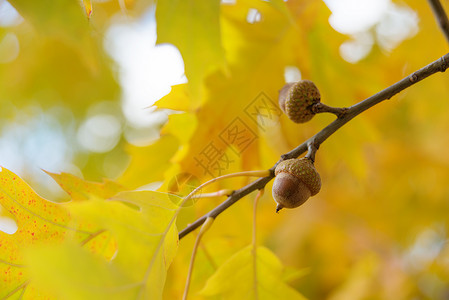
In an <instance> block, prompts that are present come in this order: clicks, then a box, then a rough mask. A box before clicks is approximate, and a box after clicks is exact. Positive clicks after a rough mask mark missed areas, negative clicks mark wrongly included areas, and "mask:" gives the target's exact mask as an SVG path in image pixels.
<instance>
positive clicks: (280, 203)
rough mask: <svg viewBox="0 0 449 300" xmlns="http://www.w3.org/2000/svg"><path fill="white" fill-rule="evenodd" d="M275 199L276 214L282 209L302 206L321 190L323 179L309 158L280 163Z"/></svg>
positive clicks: (274, 184)
mask: <svg viewBox="0 0 449 300" xmlns="http://www.w3.org/2000/svg"><path fill="white" fill-rule="evenodd" d="M275 175H276V178H275V179H274V182H273V190H272V193H273V198H274V201H276V203H277V206H276V212H279V210H281V209H282V208H295V207H298V206H300V205H302V204H303V203H304V202H306V200H307V199H309V198H310V197H311V196H314V195H316V194H318V192H319V191H320V189H321V178H320V174H318V172H317V170H316V169H315V166H314V165H313V162H312V161H311V160H310V159H309V158H307V157H303V158H299V159H298V158H293V159H288V160H284V161H282V162H280V163H279V164H278V165H277V167H276V170H275Z"/></svg>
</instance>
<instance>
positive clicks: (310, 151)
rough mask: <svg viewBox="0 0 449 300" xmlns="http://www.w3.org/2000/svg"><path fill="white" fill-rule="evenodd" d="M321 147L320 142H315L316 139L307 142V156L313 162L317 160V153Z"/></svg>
mask: <svg viewBox="0 0 449 300" xmlns="http://www.w3.org/2000/svg"><path fill="white" fill-rule="evenodd" d="M319 147H320V145H319V144H316V143H315V139H313V140H311V141H310V142H308V143H307V154H306V157H307V158H308V159H310V160H311V161H312V163H314V162H315V154H316V152H317V150H318V148H319Z"/></svg>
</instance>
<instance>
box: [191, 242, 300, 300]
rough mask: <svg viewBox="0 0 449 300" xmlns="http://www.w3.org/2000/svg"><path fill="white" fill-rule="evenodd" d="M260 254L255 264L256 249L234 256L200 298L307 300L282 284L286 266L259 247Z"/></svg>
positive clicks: (205, 288)
mask: <svg viewBox="0 0 449 300" xmlns="http://www.w3.org/2000/svg"><path fill="white" fill-rule="evenodd" d="M256 253H257V255H256V260H254V254H253V247H252V246H248V247H246V248H244V249H242V250H241V251H239V252H237V253H236V254H234V255H233V256H232V257H231V258H229V259H228V260H227V261H226V262H225V263H224V264H222V265H221V266H220V267H219V268H218V269H217V271H216V272H215V274H214V275H212V277H210V278H209V280H208V281H207V282H206V285H205V286H204V288H203V290H202V291H201V292H200V294H201V295H203V296H221V297H223V298H224V299H242V298H245V299H297V300H305V299H306V298H304V296H302V295H301V294H300V293H299V292H297V291H296V290H294V289H293V288H291V287H290V286H288V285H287V284H286V283H285V282H284V281H282V273H283V266H282V264H281V262H280V261H279V259H278V258H277V257H276V255H274V254H273V253H272V252H271V251H270V250H269V249H267V248H265V247H258V248H257V251H256ZM254 261H256V266H255V265H254Z"/></svg>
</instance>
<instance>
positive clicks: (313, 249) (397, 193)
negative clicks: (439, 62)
mask: <svg viewBox="0 0 449 300" xmlns="http://www.w3.org/2000/svg"><path fill="white" fill-rule="evenodd" d="M90 4H91V5H92V11H91V12H90V9H89V5H90ZM443 5H444V6H445V7H446V8H449V3H448V1H443ZM86 8H87V10H86ZM86 11H87V13H86ZM89 13H91V14H90V17H88V14H89ZM173 45H174V46H173ZM447 49H448V45H447V44H446V43H445V39H444V36H443V35H442V34H441V32H440V31H439V28H438V25H437V24H436V21H435V18H434V16H433V15H432V12H431V10H430V8H429V7H428V5H427V2H426V1H419V2H418V1H390V0H382V1H368V0H366V1H350V0H345V1H332V0H327V1H324V2H323V1H309V0H288V1H281V0H272V1H256V0H236V1H232V0H226V1H224V0H223V1H210V2H209V1H204V3H203V2H202V1H193V0H191V1H185V2H179V1H178V2H177V1H168V0H167V1H158V3H157V5H155V3H153V2H151V1H144V0H120V1H115V0H110V1H108V0H98V1H92V3H90V1H84V2H78V1H73V0H59V1H48V0H46V1H38V2H33V1H24V0H10V1H5V0H0V105H1V109H0V165H2V166H4V167H6V168H9V169H11V170H12V171H14V172H16V173H18V174H19V175H21V176H22V177H23V178H25V179H26V180H27V181H28V182H29V183H30V184H31V185H32V186H33V187H34V188H35V189H36V190H37V191H38V192H39V193H40V194H42V195H44V196H47V197H49V198H51V199H62V198H63V194H62V192H61V191H60V190H59V188H58V187H57V185H56V184H55V183H52V180H51V179H50V178H49V177H47V176H46V175H45V174H44V173H43V172H42V171H41V169H45V170H48V171H53V172H69V173H72V174H75V175H78V176H82V177H84V178H86V179H89V180H96V181H100V180H102V178H109V179H115V180H116V181H117V182H119V183H121V184H123V185H124V186H126V187H127V188H130V189H137V188H139V189H157V188H159V189H161V190H169V191H174V192H179V193H181V194H182V193H184V192H185V191H184V190H182V188H183V186H181V187H180V186H179V185H178V181H182V178H183V177H182V176H184V175H185V174H188V175H189V176H190V175H194V177H195V178H196V179H195V180H197V181H195V182H200V181H205V180H207V179H210V178H211V177H214V176H217V175H219V174H224V173H230V172H234V171H239V170H250V169H261V168H269V167H271V166H272V165H273V164H274V163H275V162H276V161H277V160H278V158H279V156H280V155H281V154H282V153H285V152H287V151H289V150H290V149H292V148H294V147H295V146H296V145H298V144H300V143H302V142H303V141H304V140H305V139H307V138H308V137H310V136H311V135H313V134H315V133H316V132H318V131H319V130H320V129H322V128H323V127H324V126H325V125H327V124H328V123H329V122H330V121H331V120H332V119H333V117H332V116H327V115H318V116H316V117H315V118H314V119H313V120H312V121H310V122H309V123H307V124H303V125H296V124H292V123H290V121H289V120H288V119H286V117H285V116H281V115H280V114H279V109H278V108H277V106H276V102H277V101H276V99H277V94H278V90H279V89H280V88H281V87H282V86H283V85H284V83H285V82H288V81H294V80H299V79H301V78H303V79H310V80H313V81H314V82H315V84H316V85H317V86H318V87H319V89H320V91H321V94H322V101H323V102H324V103H326V104H329V105H332V106H350V105H352V104H354V103H356V102H358V101H360V100H363V99H365V98H366V97H368V96H370V95H372V94H374V93H376V92H378V91H380V90H381V89H383V88H385V87H387V86H389V85H391V84H393V83H394V82H396V81H398V80H399V79H401V78H402V77H404V76H406V75H408V74H409V73H411V72H413V71H415V70H416V69H418V68H421V67H423V66H424V65H426V64H428V63H430V62H431V61H433V60H436V59H437V58H439V57H440V56H442V55H443V54H445V53H446V52H447ZM448 83H449V79H448V77H447V74H436V75H434V76H432V77H430V78H428V79H426V80H425V81H423V82H421V83H419V84H418V85H415V86H412V87H411V88H409V89H407V90H406V91H405V92H403V93H401V94H399V95H398V96H395V97H394V98H392V99H391V100H390V101H387V102H385V103H382V104H380V105H379V106H376V107H374V108H372V109H370V110H369V111H367V112H365V113H364V114H362V115H361V116H359V117H357V118H356V119H354V120H353V121H351V122H350V123H349V124H348V125H346V126H345V127H343V128H342V129H341V130H339V131H338V132H337V133H336V134H335V135H333V136H332V137H331V138H330V139H329V140H328V141H326V142H325V143H324V144H323V145H322V147H321V148H320V150H319V151H318V154H317V158H316V167H317V169H318V171H319V172H320V174H321V176H322V181H323V188H322V191H321V192H320V194H318V195H317V196H316V197H314V198H312V199H311V200H309V201H308V202H307V203H306V204H305V205H304V206H302V207H301V208H299V209H295V210H290V211H282V213H281V214H279V215H276V214H275V213H274V208H275V205H274V202H273V201H272V198H271V193H270V186H271V185H269V186H267V192H266V193H265V196H264V197H263V199H262V202H261V204H260V207H259V211H258V216H259V218H258V220H259V221H258V237H259V243H260V244H263V245H265V246H267V247H268V248H270V249H271V250H273V251H274V252H275V253H276V254H277V255H278V256H279V257H280V259H281V260H282V262H283V264H284V265H286V266H289V267H290V268H294V269H299V270H301V272H300V274H301V276H296V277H294V279H292V281H291V285H292V286H293V287H295V289H297V290H298V291H300V292H301V293H302V294H303V295H305V296H306V297H308V298H310V299H447V298H448V297H449V244H448V228H449V227H448V226H449V222H448V217H447V215H448V211H449V188H448V183H449V172H448V171H449V158H448V156H447V151H446V149H448V148H449V136H448V134H447V132H449V101H447V100H448V98H449V84H448ZM156 101H158V102H156ZM155 102H156V107H155V106H152V105H153V104H154V103H155ZM180 178H181V179H180ZM173 180H175V182H176V184H175V186H174V185H173ZM176 180H178V181H176ZM246 182H247V181H245V180H229V181H226V182H225V183H223V184H220V185H216V186H214V187H213V188H223V187H226V188H234V189H235V188H238V187H240V186H242V185H243V184H245V183H246ZM177 189H178V190H177ZM253 198H254V195H252V196H248V197H246V198H245V199H242V200H241V201H240V202H239V203H238V204H236V205H234V206H233V207H231V208H230V209H229V210H228V211H226V212H225V213H223V214H222V215H221V216H220V217H219V218H218V219H217V221H216V222H215V225H214V227H213V228H212V229H211V231H210V232H208V234H207V235H206V237H205V238H204V240H203V241H204V244H203V245H204V247H203V248H201V249H202V250H200V253H199V257H198V260H197V268H196V270H195V273H194V277H193V283H192V295H196V296H195V297H198V298H200V297H201V296H199V295H198V293H197V292H198V291H199V290H200V289H201V288H202V287H203V286H204V283H205V281H206V280H207V278H208V277H210V276H211V275H212V274H213V272H214V269H215V268H216V266H219V265H220V264H221V263H223V262H224V261H225V260H226V259H227V258H229V257H230V256H231V255H232V254H233V253H235V252H237V251H238V250H240V249H242V248H243V247H244V246H245V245H247V244H248V243H249V242H250V241H251V222H252V218H251V211H252V208H251V207H252V199H253ZM217 204H218V200H205V201H200V202H198V203H197V204H196V205H195V206H193V207H190V208H188V209H186V211H185V212H184V213H183V215H182V216H181V218H180V220H178V226H179V227H178V228H179V229H181V228H182V227H184V226H185V225H186V224H187V223H189V222H192V221H193V220H194V219H195V218H197V217H199V216H201V215H203V214H204V213H206V212H207V211H208V210H210V209H211V208H213V207H214V206H216V205H217ZM193 238H194V235H190V236H188V237H186V238H185V239H183V240H182V241H181V242H180V249H179V251H178V255H177V257H176V259H175V262H174V263H173V265H172V266H171V269H170V271H169V277H168V282H167V286H166V298H167V299H172V298H179V295H180V294H181V293H182V290H183V287H184V280H185V276H179V274H186V272H187V267H188V261H189V255H190V251H191V249H192V245H193V240H194V239H193Z"/></svg>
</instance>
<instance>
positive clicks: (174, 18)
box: [156, 0, 224, 99]
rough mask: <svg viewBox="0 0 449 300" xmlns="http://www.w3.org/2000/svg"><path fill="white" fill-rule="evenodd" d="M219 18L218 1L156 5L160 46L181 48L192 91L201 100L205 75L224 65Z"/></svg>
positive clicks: (175, 0)
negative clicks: (163, 44) (168, 44)
mask: <svg viewBox="0 0 449 300" xmlns="http://www.w3.org/2000/svg"><path fill="white" fill-rule="evenodd" d="M219 15H220V1H219V0H211V1H202V0H184V1H178V0H161V1H158V3H157V8H156V20H157V24H158V26H157V43H158V44H161V43H171V44H173V45H175V46H176V47H177V48H178V49H179V51H180V52H181V55H182V57H183V59H184V63H185V70H186V76H187V79H188V80H189V87H190V91H191V92H192V96H193V98H196V99H200V98H201V85H202V80H203V79H204V77H205V75H206V74H207V73H208V72H210V71H211V70H212V69H213V68H221V67H223V65H224V51H223V47H222V44H221V33H220V18H219ZM198 16H201V17H198Z"/></svg>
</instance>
